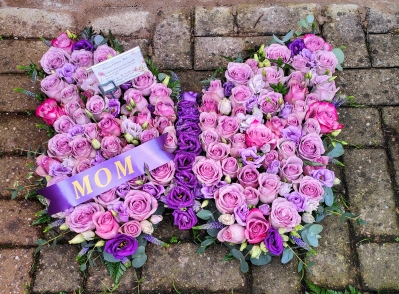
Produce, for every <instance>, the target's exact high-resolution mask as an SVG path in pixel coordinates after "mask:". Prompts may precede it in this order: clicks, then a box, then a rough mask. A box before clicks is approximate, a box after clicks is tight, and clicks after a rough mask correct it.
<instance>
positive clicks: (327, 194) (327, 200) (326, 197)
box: [323, 186, 334, 206]
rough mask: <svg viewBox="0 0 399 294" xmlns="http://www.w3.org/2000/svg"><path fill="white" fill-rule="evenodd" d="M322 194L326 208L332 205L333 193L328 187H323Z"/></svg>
mask: <svg viewBox="0 0 399 294" xmlns="http://www.w3.org/2000/svg"><path fill="white" fill-rule="evenodd" d="M323 190H324V194H323V199H324V203H325V204H326V205H327V206H331V205H333V204H334V193H333V191H332V189H331V188H330V187H326V186H323Z"/></svg>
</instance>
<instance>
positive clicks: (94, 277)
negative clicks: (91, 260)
mask: <svg viewBox="0 0 399 294" xmlns="http://www.w3.org/2000/svg"><path fill="white" fill-rule="evenodd" d="M88 272H89V274H88V277H87V281H86V290H87V291H88V292H90V293H92V292H97V293H99V292H101V293H104V291H105V290H108V291H109V292H111V291H110V290H111V289H112V288H113V287H114V286H115V285H114V283H113V279H112V277H111V276H110V275H109V272H108V269H107V267H106V266H105V264H102V263H101V262H97V266H96V267H88ZM137 286H138V284H137V279H136V276H135V273H134V269H133V267H130V268H128V269H127V270H126V272H125V273H124V274H123V276H122V278H121V279H120V281H119V285H118V287H117V290H116V291H115V292H112V293H133V290H134V289H136V288H137ZM108 291H107V293H108Z"/></svg>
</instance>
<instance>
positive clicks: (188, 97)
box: [181, 91, 198, 102]
mask: <svg viewBox="0 0 399 294" xmlns="http://www.w3.org/2000/svg"><path fill="white" fill-rule="evenodd" d="M197 98H198V93H196V92H193V91H189V92H183V94H182V95H181V100H183V101H190V102H196V101H197Z"/></svg>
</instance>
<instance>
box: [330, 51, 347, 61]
mask: <svg viewBox="0 0 399 294" xmlns="http://www.w3.org/2000/svg"><path fill="white" fill-rule="evenodd" d="M332 53H334V55H335V57H337V59H338V62H339V63H340V64H341V63H342V62H344V59H345V54H344V52H343V51H342V50H341V48H334V49H333V50H332Z"/></svg>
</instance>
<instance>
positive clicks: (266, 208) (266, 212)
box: [258, 204, 270, 215]
mask: <svg viewBox="0 0 399 294" xmlns="http://www.w3.org/2000/svg"><path fill="white" fill-rule="evenodd" d="M258 208H259V210H260V211H261V212H262V213H263V215H270V205H269V204H262V205H259V207H258Z"/></svg>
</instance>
